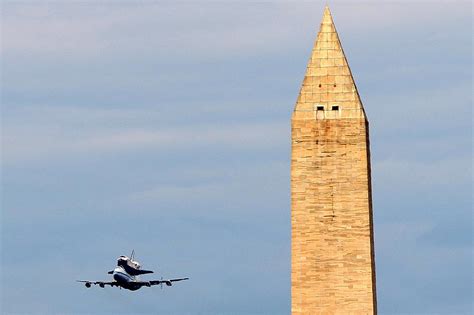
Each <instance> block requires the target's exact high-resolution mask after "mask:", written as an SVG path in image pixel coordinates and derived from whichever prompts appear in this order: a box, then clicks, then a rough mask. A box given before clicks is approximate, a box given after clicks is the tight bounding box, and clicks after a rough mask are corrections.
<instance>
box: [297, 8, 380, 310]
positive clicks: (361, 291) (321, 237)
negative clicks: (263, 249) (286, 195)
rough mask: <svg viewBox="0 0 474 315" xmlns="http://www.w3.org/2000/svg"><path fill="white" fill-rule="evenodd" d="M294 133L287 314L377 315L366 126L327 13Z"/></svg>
mask: <svg viewBox="0 0 474 315" xmlns="http://www.w3.org/2000/svg"><path fill="white" fill-rule="evenodd" d="M291 126H292V149H291V226H292V228H291V229H292V233H291V312H292V314H293V315H296V314H310V315H313V314H375V313H376V312H377V309H376V305H377V304H376V291H375V260H374V235H373V223H372V196H371V179H370V152H369V130H368V121H367V117H366V115H365V112H364V108H363V106H362V102H361V100H360V97H359V94H358V92H357V88H356V85H355V83H354V79H353V77H352V74H351V71H350V69H349V65H348V63H347V60H346V57H345V55H344V51H343V50H342V46H341V43H340V41H339V37H338V34H337V32H336V28H335V26H334V22H333V19H332V16H331V13H330V11H329V8H328V7H326V8H325V10H324V15H323V20H322V23H321V27H320V31H319V33H318V37H317V39H316V42H315V44H314V47H313V50H312V53H311V58H310V60H309V63H308V67H307V70H306V75H305V78H304V81H303V85H302V87H301V90H300V94H299V96H298V100H297V102H296V106H295V109H294V112H293V116H292V120H291Z"/></svg>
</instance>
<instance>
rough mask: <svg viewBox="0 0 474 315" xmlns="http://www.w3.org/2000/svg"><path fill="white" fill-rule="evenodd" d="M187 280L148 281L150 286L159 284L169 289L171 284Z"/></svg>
mask: <svg viewBox="0 0 474 315" xmlns="http://www.w3.org/2000/svg"><path fill="white" fill-rule="evenodd" d="M183 280H189V278H179V279H168V280H152V281H148V282H149V283H150V285H159V284H166V285H167V286H169V287H171V286H172V285H173V282H177V281H183Z"/></svg>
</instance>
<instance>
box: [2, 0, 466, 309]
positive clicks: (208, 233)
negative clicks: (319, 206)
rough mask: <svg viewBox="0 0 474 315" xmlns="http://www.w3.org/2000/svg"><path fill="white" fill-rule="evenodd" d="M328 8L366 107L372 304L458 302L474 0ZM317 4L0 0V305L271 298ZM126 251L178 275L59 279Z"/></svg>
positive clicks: (116, 305)
mask: <svg viewBox="0 0 474 315" xmlns="http://www.w3.org/2000/svg"><path fill="white" fill-rule="evenodd" d="M329 3H330V6H331V10H332V13H333V17H334V21H335V24H336V27H337V29H338V32H339V35H340V38H341V41H342V44H343V46H344V50H345V52H346V55H347V58H348V61H349V64H350V66H351V69H352V72H353V74H354V77H355V80H356V83H357V86H358V88H359V93H360V95H361V97H362V101H363V102H364V106H365V109H366V112H367V114H368V117H369V121H370V136H371V152H372V165H373V170H372V175H373V197H374V200H373V202H374V222H375V243H376V271H377V294H378V307H379V311H380V312H379V313H380V314H435V313H436V314H470V313H471V311H472V310H473V309H472V307H473V305H472V298H473V287H472V282H473V277H472V274H473V270H472V263H473V260H472V257H473V256H472V255H473V242H472V240H473V237H472V212H471V198H472V197H471V194H472V167H471V166H472V164H471V161H472V155H471V149H472V126H471V123H472V95H471V89H472V56H471V54H472V4H471V3H470V1H439V2H433V1H418V2H416V3H415V4H413V3H412V1H389V2H388V1H387V2H382V1H363V2H359V1H357V2H356V1H345V2H340V1H329ZM356 3H357V4H356ZM324 4H325V2H323V1H305V2H300V1H291V2H290V1H288V2H276V1H275V2H274V1H261V2H257V3H255V2H251V1H205V2H199V1H198V2H191V1H186V2H171V1H167V2H158V1H135V2H132V1H73V2H66V1H64V2H61V1H48V2H46V1H45V2H42V1H11V2H9V1H3V3H2V8H1V11H2V17H1V18H2V25H1V27H2V34H1V35H2V42H1V62H2V63H1V66H2V69H1V75H2V83H1V92H2V98H1V103H2V111H1V114H2V218H1V231H2V234H1V235H2V242H1V244H2V264H1V266H2V278H1V287H2V300H1V302H2V308H1V310H2V312H3V313H6V314H10V313H11V314H14V313H22V314H49V313H55V314H59V313H61V314H76V313H89V314H104V313H119V312H121V313H128V314H130V313H162V314H239V315H240V314H245V315H248V314H289V312H290V194H289V175H290V170H289V166H290V116H291V112H292V110H293V107H294V104H295V101H296V97H297V94H298V91H299V88H300V84H301V82H302V80H303V76H304V73H305V68H306V63H307V61H308V58H309V55H310V51H311V48H312V45H313V42H314V39H315V37H316V34H317V30H318V28H319V23H320V20H321V16H322V12H323V7H324ZM132 249H135V251H136V254H137V258H138V259H139V260H140V261H141V263H142V265H143V267H144V268H147V269H154V270H156V271H157V274H155V275H150V276H147V277H146V278H148V279H151V278H152V276H155V277H161V276H163V277H165V278H166V277H176V276H178V277H180V276H189V277H190V278H191V280H190V281H188V282H185V283H179V284H177V285H176V286H173V287H172V288H164V289H163V290H160V289H159V288H158V287H155V288H144V289H142V290H139V291H136V292H130V291H126V290H118V289H114V288H108V289H100V288H98V287H97V288H92V289H86V288H85V287H84V286H83V285H80V284H77V283H75V280H76V279H92V280H100V279H103V280H108V279H109V277H110V276H109V275H107V274H106V271H108V270H110V269H111V268H112V267H113V266H114V265H115V263H116V262H115V259H116V257H117V256H118V255H121V254H129V253H130V251H131V250H132Z"/></svg>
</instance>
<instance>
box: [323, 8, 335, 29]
mask: <svg viewBox="0 0 474 315" xmlns="http://www.w3.org/2000/svg"><path fill="white" fill-rule="evenodd" d="M326 23H329V24H332V23H333V21H332V15H331V10H329V6H328V5H327V4H326V6H325V7H324V14H323V24H326Z"/></svg>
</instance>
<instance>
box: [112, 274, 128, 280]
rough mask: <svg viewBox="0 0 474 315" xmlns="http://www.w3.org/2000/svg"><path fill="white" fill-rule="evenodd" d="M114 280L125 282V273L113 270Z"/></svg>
mask: <svg viewBox="0 0 474 315" xmlns="http://www.w3.org/2000/svg"><path fill="white" fill-rule="evenodd" d="M114 280H115V281H117V282H127V280H128V279H127V277H125V275H123V274H121V273H118V272H115V273H114Z"/></svg>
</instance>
